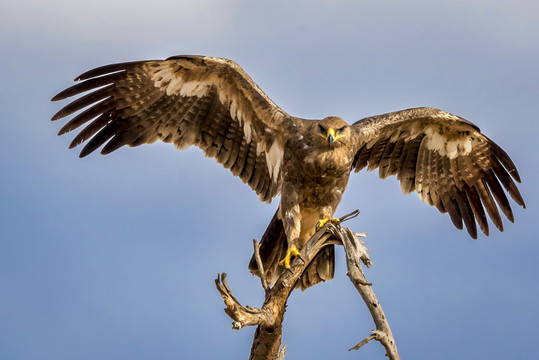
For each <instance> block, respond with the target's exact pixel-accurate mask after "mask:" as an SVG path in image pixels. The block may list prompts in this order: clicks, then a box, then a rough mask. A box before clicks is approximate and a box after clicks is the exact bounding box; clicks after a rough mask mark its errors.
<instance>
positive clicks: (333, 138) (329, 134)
mask: <svg viewBox="0 0 539 360" xmlns="http://www.w3.org/2000/svg"><path fill="white" fill-rule="evenodd" d="M320 136H322V137H323V138H324V139H326V140H327V142H328V144H329V146H331V144H333V143H334V142H335V141H336V140H337V139H340V138H342V137H343V135H338V136H335V130H334V129H333V128H329V129H328V132H327V134H326V136H324V135H322V134H320Z"/></svg>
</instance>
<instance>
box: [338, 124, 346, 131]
mask: <svg viewBox="0 0 539 360" xmlns="http://www.w3.org/2000/svg"><path fill="white" fill-rule="evenodd" d="M344 129H346V125H345V126H343V127H342V128H338V129H337V131H338V132H341V131H343V130H344Z"/></svg>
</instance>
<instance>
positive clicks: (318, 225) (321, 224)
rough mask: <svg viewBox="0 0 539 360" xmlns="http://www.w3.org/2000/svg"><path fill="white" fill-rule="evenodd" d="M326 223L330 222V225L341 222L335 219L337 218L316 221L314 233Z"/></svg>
mask: <svg viewBox="0 0 539 360" xmlns="http://www.w3.org/2000/svg"><path fill="white" fill-rule="evenodd" d="M328 221H331V222H332V223H334V224H339V223H340V222H341V220H339V219H337V218H329V219H320V220H318V222H317V223H316V231H318V230H320V228H321V227H322V226H324V225H326V223H327V222H328Z"/></svg>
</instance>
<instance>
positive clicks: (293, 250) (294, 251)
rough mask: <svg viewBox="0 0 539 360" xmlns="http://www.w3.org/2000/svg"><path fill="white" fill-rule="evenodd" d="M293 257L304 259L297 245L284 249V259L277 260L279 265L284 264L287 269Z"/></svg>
mask: <svg viewBox="0 0 539 360" xmlns="http://www.w3.org/2000/svg"><path fill="white" fill-rule="evenodd" d="M293 257H297V258H299V259H300V260H301V261H303V262H305V259H303V257H302V256H301V254H300V253H299V250H298V248H297V247H295V246H290V247H289V248H288V250H287V251H286V255H285V257H284V259H282V260H281V261H280V262H279V265H281V266H284V267H285V268H287V269H289V268H290V261H291V259H292V258H293Z"/></svg>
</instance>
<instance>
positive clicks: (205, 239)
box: [0, 0, 539, 360]
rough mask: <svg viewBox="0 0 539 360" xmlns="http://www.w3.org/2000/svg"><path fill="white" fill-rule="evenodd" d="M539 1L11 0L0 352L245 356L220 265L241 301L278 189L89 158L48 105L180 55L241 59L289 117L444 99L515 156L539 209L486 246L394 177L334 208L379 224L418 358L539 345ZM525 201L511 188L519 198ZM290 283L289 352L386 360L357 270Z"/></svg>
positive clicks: (1, 189) (401, 319) (396, 329)
mask: <svg viewBox="0 0 539 360" xmlns="http://www.w3.org/2000/svg"><path fill="white" fill-rule="evenodd" d="M538 35H539V2H537V1H532V0H527V1H524V0H523V1H514V0H513V1H492V0H489V1H487V0H485V1H454V0H452V1H401V2H399V1H329V0H327V1H275V0H274V1H217V0H202V1H200V0H199V1H178V0H170V1H151V2H150V1H148V2H133V1H127V0H125V1H114V0H108V1H103V0H97V1H88V2H77V1H67V0H64V1H35V0H33V1H24V0H18V1H12V0H9V1H8V0H0V46H1V48H2V49H3V51H2V56H1V57H0V69H1V72H2V85H3V86H1V90H0V91H1V96H0V102H1V106H0V194H1V200H0V289H1V290H0V358H1V359H39V360H47V359H51V360H52V359H54V360H62V359H70V360H71V359H77V360H86V359H88V360H90V359H91V360H95V359H100V360H104V359H152V360H153V359H223V358H230V359H241V358H247V357H248V354H249V350H250V344H251V340H252V336H253V333H254V328H247V329H242V330H240V331H233V330H231V319H230V318H228V316H227V315H226V314H225V313H224V311H223V307H224V304H223V302H222V299H221V297H220V296H219V294H218V292H217V290H216V289H215V286H214V283H213V280H214V278H215V277H216V275H217V273H218V272H227V273H228V274H229V284H230V285H231V287H232V289H233V290H234V292H235V294H236V295H237V297H238V298H239V300H240V301H241V302H242V303H243V304H248V305H251V306H255V307H258V306H260V305H261V304H262V302H263V290H262V289H261V286H260V283H259V281H258V278H254V277H252V276H251V275H250V274H249V272H248V270H247V264H248V261H249V259H250V256H251V253H252V244H251V239H252V238H258V239H259V238H260V236H261V235H262V233H263V232H264V230H265V227H266V225H267V223H268V222H269V220H270V219H271V217H272V215H273V213H274V211H275V209H276V206H277V203H278V202H277V201H274V202H273V203H272V204H271V205H269V206H268V205H266V204H262V203H260V202H259V201H258V197H257V196H256V195H255V193H254V192H252V191H251V190H250V189H249V188H248V187H247V186H246V185H244V184H243V183H242V182H241V181H240V180H239V179H238V178H235V177H233V176H232V175H231V174H230V173H229V172H228V171H227V170H224V169H223V168H222V167H221V166H220V165H218V164H216V163H215V161H213V160H211V159H205V158H204V156H203V155H202V154H201V151H199V150H198V149H189V150H186V151H183V152H178V151H176V150H175V149H174V148H173V147H172V146H170V145H165V144H155V145H152V146H141V147H138V148H135V149H130V148H122V149H121V150H119V151H116V152H115V153H113V154H111V155H108V156H100V155H98V154H93V155H92V156H89V157H87V158H85V159H82V160H81V159H79V158H78V151H77V150H71V151H69V150H68V149H67V147H68V144H69V142H70V141H71V139H72V138H73V136H74V135H72V134H68V135H65V136H62V137H57V136H56V133H57V132H58V130H59V129H60V128H61V126H62V125H63V124H64V123H65V122H63V121H59V122H56V123H51V122H50V121H49V119H50V117H51V116H52V115H53V114H54V113H55V112H56V111H57V110H58V109H59V108H60V107H61V106H62V105H63V104H65V102H64V103H62V104H59V103H51V102H49V99H50V98H51V97H52V96H53V95H54V94H55V93H57V92H59V91H60V90H62V89H64V88H66V87H68V86H70V85H72V84H73V82H72V79H73V78H74V77H75V76H77V75H78V74H80V73H82V72H84V71H86V70H88V69H90V68H93V67H96V66H100V65H104V64H108V63H113V62H120V61H130V60H138V59H152V58H165V57H168V56H171V55H176V54H204V55H211V56H221V57H228V58H231V59H233V60H235V61H236V62H238V63H239V64H240V65H241V66H243V67H244V69H245V70H246V71H247V72H248V73H249V74H250V75H251V76H252V78H253V79H254V80H255V81H256V82H257V83H258V84H259V85H260V87H261V88H262V89H263V90H264V91H265V92H266V93H267V94H268V95H269V96H270V97H271V98H272V99H273V100H274V101H275V102H276V103H277V104H278V105H280V106H281V107H282V108H283V109H284V110H285V111H287V112H288V113H290V114H292V115H296V116H301V117H306V118H322V117H325V116H328V115H337V116H340V117H342V118H344V119H345V120H347V121H348V122H350V123H352V122H354V121H356V120H358V119H360V118H363V117H366V116H370V115H374V114H381V113H385V112H390V111H396V110H400V109H404V108H409V107H415V106H433V107H437V108H441V109H443V110H446V111H449V112H451V113H454V114H457V115H459V116H462V117H464V118H466V119H469V120H470V121H472V122H474V123H475V124H477V125H478V126H479V127H480V128H481V129H482V131H483V132H484V133H486V134H487V136H489V137H490V138H492V139H493V140H495V141H496V142H497V143H498V144H499V145H500V146H502V147H503V148H504V149H505V150H506V151H507V152H508V153H509V155H510V156H511V157H512V159H513V160H514V162H515V163H516V165H517V167H518V169H519V172H520V175H521V177H522V179H523V184H522V185H521V186H520V189H521V193H522V195H523V196H524V198H525V200H526V203H527V206H528V208H527V209H526V210H522V209H521V208H519V207H517V206H516V205H515V206H514V207H513V209H514V213H515V219H516V223H515V224H511V223H509V222H508V221H505V222H504V224H505V231H504V232H503V233H500V232H498V231H497V230H496V229H495V228H494V227H493V226H491V227H492V228H493V229H492V230H491V236H490V237H489V238H487V237H485V236H483V235H482V234H481V235H480V237H479V240H477V241H474V240H472V239H471V238H470V237H469V236H468V235H467V233H466V232H465V231H458V230H456V229H455V228H454V227H453V225H452V223H451V221H450V219H449V217H448V216H447V215H441V214H439V213H438V212H437V210H435V209H434V208H431V207H429V206H428V205H426V204H424V203H422V202H421V201H420V200H419V198H418V197H417V196H416V195H415V194H413V195H409V196H404V195H403V194H402V193H401V192H400V187H399V184H398V183H397V181H396V180H395V179H394V178H391V179H388V180H384V181H382V180H379V179H378V175H377V173H366V172H361V173H360V174H357V175H354V176H352V177H351V181H350V184H349V188H348V190H347V192H346V194H345V196H344V200H343V201H342V203H341V206H340V207H339V209H338V211H337V215H338V216H341V215H342V214H344V213H348V212H350V211H352V210H354V209H356V208H359V209H360V210H361V215H360V216H359V217H358V218H357V219H355V220H353V221H350V222H349V223H347V224H346V225H347V226H349V227H351V228H352V229H354V230H356V231H358V232H363V231H368V232H369V236H368V238H367V239H366V243H367V246H368V247H369V248H370V249H372V250H373V252H372V253H371V258H372V260H373V261H374V264H375V266H374V268H371V269H369V270H367V271H366V276H367V278H368V279H369V280H370V281H372V282H373V283H374V290H375V292H376V294H377V295H378V298H379V300H380V302H381V304H382V306H383V309H384V310H385V313H386V315H387V317H388V319H389V322H390V325H391V327H392V330H393V334H394V336H395V339H396V341H397V346H398V348H399V350H400V353H401V356H402V358H403V359H524V358H526V359H533V358H539V350H538V348H537V346H536V341H537V340H536V339H537V323H538V321H539V307H538V306H537V304H538V297H539V284H538V279H537V277H538V272H539V264H538V261H537V254H538V252H539V243H538V241H537V231H538V225H537V224H538V220H539V212H538V210H537V200H538V199H539V192H538V186H537V185H538V182H539V172H538V170H537V169H538V165H539V164H538V162H537V155H538V150H537V134H538V131H539V125H538V114H537V105H538V102H539V70H538V65H539V36H538ZM513 204H514V203H513ZM345 271H346V269H345V261H344V256H343V253H342V250H341V249H337V268H336V274H335V279H334V280H333V281H331V282H326V283H324V284H321V285H319V286H316V287H315V288H313V289H310V290H308V291H306V292H303V293H302V292H299V291H298V292H294V293H293V294H292V296H291V298H290V300H289V305H288V308H287V312H286V314H285V323H284V339H283V340H284V342H285V343H287V344H288V354H287V357H286V359H327V358H330V357H331V358H337V359H359V358H361V359H383V358H384V351H383V348H382V347H381V346H380V345H379V344H378V343H375V342H371V343H369V344H368V345H367V346H366V347H365V348H363V349H361V350H359V352H347V349H348V348H350V347H352V346H354V345H355V344H356V343H357V342H358V341H360V340H361V339H363V338H364V337H366V336H367V335H368V334H369V331H370V330H371V329H373V328H374V325H373V323H372V320H371V317H370V315H369V313H368V311H367V310H366V307H365V305H364V304H363V302H362V300H361V299H360V297H359V295H358V294H357V292H356V291H355V289H354V288H353V286H352V284H351V283H350V282H349V280H348V278H347V277H346V275H345Z"/></svg>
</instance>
